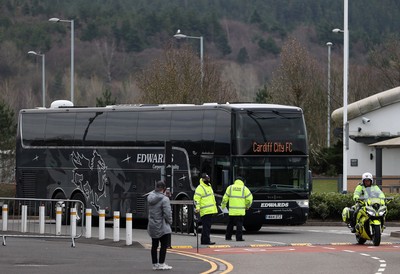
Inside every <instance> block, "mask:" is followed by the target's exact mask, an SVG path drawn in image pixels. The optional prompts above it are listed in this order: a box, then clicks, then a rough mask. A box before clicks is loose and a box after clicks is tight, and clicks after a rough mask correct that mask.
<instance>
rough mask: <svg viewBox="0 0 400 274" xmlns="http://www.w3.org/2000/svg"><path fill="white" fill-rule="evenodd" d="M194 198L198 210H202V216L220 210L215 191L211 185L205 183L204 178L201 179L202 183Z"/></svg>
mask: <svg viewBox="0 0 400 274" xmlns="http://www.w3.org/2000/svg"><path fill="white" fill-rule="evenodd" d="M193 200H194V203H195V206H196V210H197V211H200V217H202V216H204V215H208V214H215V213H217V212H218V210H217V205H216V202H215V197H214V191H213V189H212V187H211V186H209V185H207V184H206V183H204V181H203V179H200V184H199V185H198V186H197V188H196V191H195V192H194V197H193Z"/></svg>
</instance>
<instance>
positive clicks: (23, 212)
mask: <svg viewBox="0 0 400 274" xmlns="http://www.w3.org/2000/svg"><path fill="white" fill-rule="evenodd" d="M27 222H28V206H27V205H23V206H22V207H21V232H22V233H25V232H26V230H27Z"/></svg>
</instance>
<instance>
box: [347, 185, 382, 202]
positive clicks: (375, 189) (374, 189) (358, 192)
mask: <svg viewBox="0 0 400 274" xmlns="http://www.w3.org/2000/svg"><path fill="white" fill-rule="evenodd" d="M368 192H369V193H371V194H372V193H374V194H375V195H378V196H379V198H385V194H384V193H383V192H382V190H381V189H380V188H379V186H377V185H375V184H372V185H371V186H370V190H369V191H367V188H366V187H365V186H364V184H363V183H362V182H361V183H359V184H358V185H357V187H356V189H355V190H354V194H353V200H354V201H355V202H356V201H357V200H358V199H359V198H360V197H361V198H365V199H366V198H369V197H368V196H369V195H368Z"/></svg>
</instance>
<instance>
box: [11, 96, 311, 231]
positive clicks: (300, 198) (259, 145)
mask: <svg viewBox="0 0 400 274" xmlns="http://www.w3.org/2000/svg"><path fill="white" fill-rule="evenodd" d="M55 105H57V104H55ZM202 172H207V173H208V174H209V175H210V177H211V181H212V184H213V188H214V191H215V193H216V195H217V198H218V197H219V198H221V197H222V195H223V194H224V191H225V189H226V187H227V186H228V185H229V184H231V183H232V181H233V180H234V178H235V177H236V176H238V175H242V176H244V177H245V180H246V185H247V186H248V187H249V189H250V190H251V191H252V193H253V196H254V203H253V205H252V208H251V209H250V210H249V211H248V212H247V215H246V218H245V224H244V226H245V228H246V230H249V231H250V230H252V231H256V230H259V229H260V228H261V226H262V225H263V224H303V223H304V222H305V221H306V219H307V215H308V210H309V207H308V196H309V193H310V188H311V182H310V178H309V175H308V174H309V171H308V148H307V134H306V128H305V122H304V117H303V113H302V110H301V109H300V108H298V107H292V106H283V105H272V104H214V103H212V104H203V105H189V104H188V105H115V106H107V107H96V108H94V107H73V106H70V107H68V106H67V107H65V106H64V107H51V108H38V109H24V110H21V111H20V112H19V118H18V133H17V144H16V181H17V196H18V197H22V198H54V199H73V200H81V201H82V202H83V203H84V204H85V205H86V207H88V208H92V212H93V215H94V216H95V215H96V214H97V213H98V210H99V209H105V210H106V213H107V214H108V216H112V212H113V211H120V212H121V216H125V215H124V214H125V213H126V212H131V213H132V215H133V217H134V218H137V219H146V217H147V216H146V203H145V199H146V194H147V193H148V192H150V191H151V190H153V189H154V183H155V182H156V181H158V180H165V181H166V182H167V186H168V187H170V189H171V192H172V199H174V200H192V198H193V193H194V190H195V188H196V186H197V185H198V183H199V177H200V174H201V173H202ZM219 200H220V199H219Z"/></svg>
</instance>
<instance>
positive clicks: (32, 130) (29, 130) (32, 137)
mask: <svg viewBox="0 0 400 274" xmlns="http://www.w3.org/2000/svg"><path fill="white" fill-rule="evenodd" d="M21 125H22V126H21V138H22V144H23V146H43V145H44V130H45V127H46V114H40V113H37V114H36V113H35V114H32V113H25V114H22V116H21Z"/></svg>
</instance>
